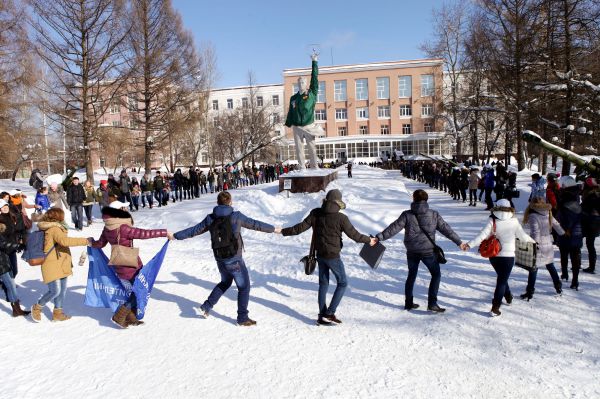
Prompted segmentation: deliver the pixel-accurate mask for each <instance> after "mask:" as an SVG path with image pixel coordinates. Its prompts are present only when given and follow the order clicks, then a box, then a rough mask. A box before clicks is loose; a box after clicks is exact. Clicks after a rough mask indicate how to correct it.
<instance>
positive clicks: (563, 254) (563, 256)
mask: <svg viewBox="0 0 600 399" xmlns="http://www.w3.org/2000/svg"><path fill="white" fill-rule="evenodd" d="M558 249H559V250H560V267H561V269H562V270H561V271H562V277H563V278H564V279H568V278H569V257H571V267H572V268H573V280H572V283H573V284H575V285H577V284H578V283H579V269H580V268H581V248H572V247H565V246H559V247H558Z"/></svg>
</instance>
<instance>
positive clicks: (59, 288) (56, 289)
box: [37, 277, 67, 309]
mask: <svg viewBox="0 0 600 399" xmlns="http://www.w3.org/2000/svg"><path fill="white" fill-rule="evenodd" d="M66 293H67V278H66V277H63V278H61V279H60V280H54V281H52V282H50V283H48V292H46V293H45V294H44V295H42V297H41V298H40V299H39V300H38V301H37V303H38V305H41V306H44V305H45V304H47V303H48V302H50V301H52V300H53V301H54V307H55V308H57V309H62V307H63V302H64V300H65V294H66Z"/></svg>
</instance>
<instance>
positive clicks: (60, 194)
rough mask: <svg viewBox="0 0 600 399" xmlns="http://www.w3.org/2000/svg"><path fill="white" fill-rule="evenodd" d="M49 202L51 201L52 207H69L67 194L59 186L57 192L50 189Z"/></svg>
mask: <svg viewBox="0 0 600 399" xmlns="http://www.w3.org/2000/svg"><path fill="white" fill-rule="evenodd" d="M48 200H49V201H50V207H56V208H60V209H63V205H64V206H67V199H66V197H65V192H64V191H63V189H62V187H61V186H58V187H57V188H56V191H52V189H51V188H50V189H48Z"/></svg>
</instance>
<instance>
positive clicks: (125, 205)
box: [109, 201, 129, 209]
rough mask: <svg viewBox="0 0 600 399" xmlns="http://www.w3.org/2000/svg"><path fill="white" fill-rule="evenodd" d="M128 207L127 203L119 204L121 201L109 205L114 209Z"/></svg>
mask: <svg viewBox="0 0 600 399" xmlns="http://www.w3.org/2000/svg"><path fill="white" fill-rule="evenodd" d="M128 206H129V202H121V201H113V202H111V203H110V205H109V207H111V208H114V209H121V208H127V207H128Z"/></svg>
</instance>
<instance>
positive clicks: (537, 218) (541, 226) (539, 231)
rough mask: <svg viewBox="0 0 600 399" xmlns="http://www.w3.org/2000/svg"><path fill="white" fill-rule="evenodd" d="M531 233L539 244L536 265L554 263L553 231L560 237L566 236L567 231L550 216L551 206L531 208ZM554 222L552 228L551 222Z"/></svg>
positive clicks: (533, 206) (531, 206)
mask: <svg viewBox="0 0 600 399" xmlns="http://www.w3.org/2000/svg"><path fill="white" fill-rule="evenodd" d="M529 207H530V209H531V211H530V213H529V231H530V234H529V235H530V236H531V238H533V239H534V240H535V241H536V242H537V243H538V246H539V248H538V251H537V259H536V263H537V265H538V266H539V267H541V266H545V265H547V264H550V263H553V262H554V245H553V244H552V235H551V229H553V230H554V231H556V233H557V234H558V235H559V236H562V235H564V234H565V231H564V230H563V228H562V227H560V224H559V223H558V222H557V221H556V219H554V218H553V217H552V216H550V209H551V206H550V205H549V204H543V206H537V207H536V206H535V204H532V205H530V206H529ZM551 220H552V226H550V221H551Z"/></svg>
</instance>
